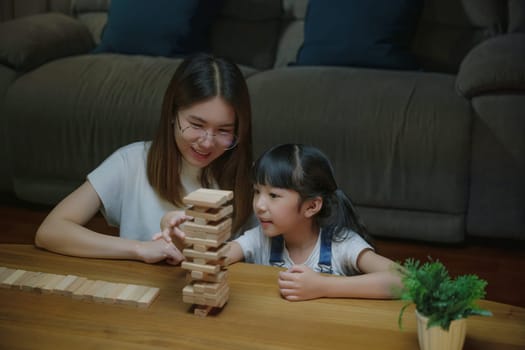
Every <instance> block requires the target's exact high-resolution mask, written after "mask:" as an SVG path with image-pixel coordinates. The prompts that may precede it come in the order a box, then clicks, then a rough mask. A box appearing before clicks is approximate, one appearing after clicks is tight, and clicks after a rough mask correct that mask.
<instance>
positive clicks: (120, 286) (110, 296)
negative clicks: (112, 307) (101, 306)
mask: <svg viewBox="0 0 525 350" xmlns="http://www.w3.org/2000/svg"><path fill="white" fill-rule="evenodd" d="M126 286H127V284H125V283H113V286H112V287H111V288H110V289H109V290H108V291H107V293H106V296H105V297H104V301H103V302H104V303H111V304H112V303H116V302H117V297H118V296H119V295H120V293H122V291H123V290H124V288H126Z"/></svg>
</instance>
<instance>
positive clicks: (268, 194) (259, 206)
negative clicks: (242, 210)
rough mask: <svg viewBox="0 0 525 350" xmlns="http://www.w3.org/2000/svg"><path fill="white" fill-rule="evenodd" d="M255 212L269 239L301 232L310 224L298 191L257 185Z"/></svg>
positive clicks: (254, 203)
mask: <svg viewBox="0 0 525 350" xmlns="http://www.w3.org/2000/svg"><path fill="white" fill-rule="evenodd" d="M253 210H254V212H255V215H256V216H257V218H258V219H259V222H260V223H261V227H262V230H263V232H264V234H265V235H266V236H268V237H274V236H278V235H280V234H292V233H294V232H301V231H302V230H303V228H304V227H305V225H306V224H308V225H309V224H310V223H309V222H308V221H307V220H305V219H306V216H305V213H304V203H303V204H300V197H299V194H298V193H297V192H296V191H293V190H288V189H284V188H277V187H271V186H268V185H260V184H257V185H255V186H254V196H253Z"/></svg>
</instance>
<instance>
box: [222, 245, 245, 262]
mask: <svg viewBox="0 0 525 350" xmlns="http://www.w3.org/2000/svg"><path fill="white" fill-rule="evenodd" d="M228 246H229V248H228V252H227V253H226V265H231V264H233V263H236V262H239V261H242V260H244V254H243V252H242V248H241V245H240V244H239V243H237V242H235V241H231V242H228Z"/></svg>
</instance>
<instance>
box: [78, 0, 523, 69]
mask: <svg viewBox="0 0 525 350" xmlns="http://www.w3.org/2000/svg"><path fill="white" fill-rule="evenodd" d="M71 2H72V3H71V13H72V14H73V15H75V16H76V17H78V18H79V19H80V20H82V21H83V22H84V23H86V25H87V26H88V27H89V28H90V30H91V32H92V34H93V36H94V39H95V42H98V41H99V40H100V35H101V33H102V30H103V28H104V25H105V23H106V20H107V9H108V7H109V3H110V0H71ZM307 5H308V0H224V6H223V8H222V10H221V13H220V15H219V17H218V18H217V19H216V21H215V23H214V25H213V30H212V37H211V45H212V51H213V52H215V53H217V54H220V55H225V56H229V57H232V58H233V59H234V60H235V61H236V62H238V63H239V64H242V65H246V66H251V67H254V68H256V69H259V70H264V69H269V68H272V67H283V66H286V65H288V64H289V63H291V62H294V60H295V57H296V55H297V52H298V50H299V49H300V47H301V44H302V42H303V26H304V19H305V15H306V10H307ZM524 13H525V1H523V0H424V6H423V11H422V14H421V17H420V20H419V25H418V28H417V31H416V34H415V38H414V42H413V46H412V51H413V53H414V54H415V55H416V56H417V57H418V59H419V62H420V64H421V66H422V68H423V69H425V70H430V71H436V72H446V73H456V72H457V70H458V68H459V64H460V62H461V60H462V58H463V57H464V56H465V54H466V53H467V52H468V51H469V50H470V49H471V48H472V47H473V46H475V45H476V44H478V43H480V42H481V41H484V40H486V39H487V38H489V37H492V36H495V35H499V34H502V33H506V32H509V31H511V32H516V31H525V15H524Z"/></svg>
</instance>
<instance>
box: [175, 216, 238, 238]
mask: <svg viewBox="0 0 525 350" xmlns="http://www.w3.org/2000/svg"><path fill="white" fill-rule="evenodd" d="M231 227H232V219H231V218H225V219H223V220H221V221H213V222H209V223H207V224H205V225H202V224H198V223H195V222H192V221H186V222H185V223H183V224H182V225H181V229H182V230H183V231H184V232H186V234H187V235H189V234H191V233H201V232H204V233H216V234H219V233H222V232H223V231H224V230H227V229H231Z"/></svg>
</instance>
